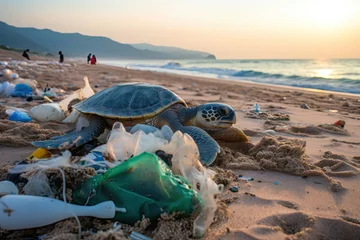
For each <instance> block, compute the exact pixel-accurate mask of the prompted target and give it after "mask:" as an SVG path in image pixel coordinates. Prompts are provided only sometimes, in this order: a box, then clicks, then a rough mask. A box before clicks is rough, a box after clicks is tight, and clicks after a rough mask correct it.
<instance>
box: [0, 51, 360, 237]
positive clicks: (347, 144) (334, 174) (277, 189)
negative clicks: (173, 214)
mask: <svg viewBox="0 0 360 240" xmlns="http://www.w3.org/2000/svg"><path fill="white" fill-rule="evenodd" d="M9 57H11V58H12V59H18V60H22V59H21V57H19V56H18V55H17V53H12V52H8V51H3V50H0V61H1V60H8V58H9ZM39 59H40V58H39ZM16 72H17V73H18V74H19V75H20V77H23V78H33V79H36V80H37V81H38V83H39V85H40V86H41V87H42V88H43V87H45V86H46V84H49V86H51V87H57V88H62V89H64V90H65V91H68V92H70V91H72V90H75V89H78V88H80V87H82V85H83V80H82V78H83V77H84V76H88V77H89V80H90V84H91V86H92V87H93V89H94V90H95V91H98V90H100V89H102V88H105V87H108V86H111V85H114V84H118V83H124V82H149V83H155V84H160V85H163V86H165V87H168V88H169V89H171V90H172V91H174V92H176V93H177V94H179V95H180V96H181V97H183V98H184V100H185V101H186V102H187V103H189V105H196V104H201V103H206V102H209V101H218V102H223V103H227V104H229V105H231V106H232V107H233V108H234V109H235V110H236V114H237V123H236V126H237V127H239V128H240V129H243V130H245V132H246V133H247V134H248V135H249V136H250V139H251V143H250V144H240V143H224V142H222V143H220V145H221V146H222V152H221V153H220V154H219V157H218V158H217V160H216V162H215V165H216V166H212V167H213V169H215V170H216V171H217V172H219V175H218V176H217V178H216V179H217V181H218V182H221V183H226V184H228V185H227V186H226V190H225V191H224V193H223V194H222V195H221V196H220V197H219V206H220V207H219V210H218V212H217V214H216V218H215V221H214V223H213V225H212V226H211V227H210V229H209V230H208V232H207V233H206V235H205V236H204V239H360V201H359V199H360V189H359V187H358V186H359V180H360V177H359V171H360V96H359V95H357V96H354V95H346V94H340V93H330V92H322V91H309V90H304V89H296V88H286V87H277V86H270V85H260V84H251V83H243V82H236V81H224V80H216V79H207V78H199V77H189V76H182V75H175V74H167V73H154V72H149V71H137V70H131V69H123V68H118V67H111V66H105V65H101V64H99V65H96V66H89V65H86V64H83V63H76V64H71V66H67V67H57V66H56V67H55V66H53V67H47V68H46V69H45V68H44V69H42V70H39V69H28V68H26V69H24V70H16ZM255 102H257V103H258V104H259V105H260V107H261V110H262V111H263V112H264V113H263V114H258V115H256V114H251V113H249V108H250V107H251V106H252V105H253V104H254V103H255ZM0 103H1V104H5V105H7V106H13V107H22V108H26V109H30V108H31V107H32V106H34V105H37V104H40V103H42V102H38V101H33V102H26V101H25V100H23V99H15V98H12V99H11V98H0ZM303 103H306V104H308V105H309V106H310V108H311V109H302V108H300V105H301V104H303ZM0 110H1V109H0ZM329 110H338V112H333V111H329ZM1 116H2V115H1V111H0V117H1ZM337 120H344V121H345V122H346V124H345V128H344V129H341V128H338V127H334V126H332V125H331V124H332V123H334V122H336V121H337ZM70 128H71V126H64V125H61V124H55V123H45V124H40V125H39V124H38V123H26V124H24V123H13V122H10V121H8V120H4V119H0V164H1V165H2V166H4V165H8V164H12V163H14V162H15V161H19V160H23V159H25V158H26V157H27V156H28V155H29V154H31V152H33V151H34V150H35V148H34V147H32V146H31V145H30V142H31V141H33V140H39V139H45V138H47V137H50V136H53V135H57V134H58V133H59V132H65V131H67V130H69V129H70ZM265 130H275V131H276V134H275V136H271V135H268V134H266V133H264V131H265ZM1 173H2V172H1ZM240 174H241V175H242V176H244V177H252V178H253V179H254V180H252V181H246V180H241V179H240V180H236V181H233V180H234V179H235V177H234V176H237V175H240ZM0 176H3V177H4V175H2V174H0ZM3 177H2V178H3ZM0 180H1V179H0ZM232 186H238V187H239V192H236V193H233V192H230V191H229V190H228V189H229V188H230V187H232ZM81 221H82V225H83V226H88V229H89V228H92V227H93V228H97V229H100V230H103V232H98V234H97V235H96V236H95V235H94V234H89V233H87V235H86V234H85V233H84V234H85V235H86V236H87V238H90V237H91V238H92V239H103V237H104V236H110V235H111V236H112V237H113V238H111V239H121V238H124V236H123V235H122V234H123V233H125V235H126V232H127V231H129V226H127V227H126V228H125V229H124V231H123V232H119V233H116V234H114V233H112V232H109V231H107V229H109V227H110V226H111V224H110V223H109V222H107V223H106V221H99V220H96V221H94V220H89V219H86V218H85V219H82V220H81ZM101 224H102V227H99V226H100V225H101ZM143 224H145V223H143ZM191 224H192V223H191V220H182V221H175V220H169V219H168V218H167V217H164V219H162V220H161V221H160V223H159V224H158V225H157V226H155V227H154V226H149V227H147V228H146V227H144V226H143V227H142V228H141V227H139V228H136V230H137V231H140V232H143V233H144V234H147V235H148V236H150V237H153V238H154V239H186V238H188V237H189V236H190V235H191V226H192V225H191ZM64 226H65V227H64ZM66 226H67V227H66ZM145 226H147V224H145ZM59 229H60V230H59ZM29 231H30V233H29V234H28V235H26V234H25V235H24V232H22V233H20V232H12V233H9V232H7V231H0V236H1V238H2V239H3V238H4V237H15V238H16V237H21V236H29V235H31V234H33V235H36V236H38V235H41V234H44V233H46V232H47V233H49V232H51V234H49V235H48V239H59V238H60V235H59V234H60V232H62V233H63V234H62V235H61V238H64V239H65V238H67V239H72V238H75V237H76V224H75V221H74V220H67V221H64V222H63V224H60V223H59V224H57V225H52V226H49V227H46V228H41V229H37V230H29ZM9 234H10V235H9ZM19 234H20V235H19ZM56 236H57V237H56Z"/></svg>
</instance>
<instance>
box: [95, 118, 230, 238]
mask: <svg viewBox="0 0 360 240" xmlns="http://www.w3.org/2000/svg"><path fill="white" fill-rule="evenodd" d="M157 150H162V151H164V152H165V153H167V154H172V155H173V157H172V159H171V163H172V167H171V170H172V171H173V173H174V174H176V175H181V176H183V177H184V178H185V179H186V180H187V181H188V182H189V183H190V185H191V186H192V187H193V188H194V189H195V190H197V191H198V193H199V194H200V196H201V197H202V198H203V200H204V209H203V211H202V212H201V214H200V215H199V216H198V218H197V219H196V220H195V222H194V236H197V237H201V236H202V235H203V234H204V233H205V231H206V229H207V228H208V227H209V226H210V224H211V223H212V220H213V218H214V216H215V211H216V209H217V204H216V201H215V199H214V197H215V196H216V195H217V194H220V193H221V192H222V190H223V187H224V186H223V185H217V184H216V183H215V182H214V181H213V180H212V179H213V178H214V176H215V172H213V171H212V170H210V169H207V168H205V167H204V166H203V165H202V164H201V162H200V154H199V150H198V147H197V145H196V143H195V141H194V140H193V139H192V138H191V136H190V135H188V134H183V133H181V132H180V131H177V132H175V133H174V134H173V136H172V138H171V141H170V142H168V141H167V140H165V139H162V138H159V137H157V136H155V135H154V134H152V133H149V134H145V133H144V132H142V131H137V132H135V133H134V134H131V133H128V132H126V130H125V128H124V127H123V125H122V124H121V123H115V124H114V125H113V129H112V131H111V133H110V136H109V140H108V142H107V144H106V152H105V154H108V155H110V156H111V157H112V158H113V159H114V160H117V161H124V160H126V159H128V158H129V157H130V156H136V155H138V154H140V153H142V152H144V151H147V152H152V153H154V152H156V151H157ZM98 151H101V150H100V149H99V150H98Z"/></svg>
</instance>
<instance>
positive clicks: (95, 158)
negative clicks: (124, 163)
mask: <svg viewBox="0 0 360 240" xmlns="http://www.w3.org/2000/svg"><path fill="white" fill-rule="evenodd" d="M79 165H80V166H86V167H92V168H94V169H95V170H96V171H104V172H105V171H106V169H107V168H108V165H107V163H106V162H105V160H104V158H103V155H102V153H101V152H98V151H91V152H90V153H89V154H87V155H86V156H84V157H82V158H81V159H80V162H79Z"/></svg>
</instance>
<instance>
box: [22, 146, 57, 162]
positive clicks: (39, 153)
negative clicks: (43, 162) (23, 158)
mask: <svg viewBox="0 0 360 240" xmlns="http://www.w3.org/2000/svg"><path fill="white" fill-rule="evenodd" d="M50 157H51V153H50V152H49V151H48V150H46V149H45V148H38V149H36V151H35V152H33V153H32V154H31V155H30V156H28V158H27V159H28V160H33V159H43V158H50Z"/></svg>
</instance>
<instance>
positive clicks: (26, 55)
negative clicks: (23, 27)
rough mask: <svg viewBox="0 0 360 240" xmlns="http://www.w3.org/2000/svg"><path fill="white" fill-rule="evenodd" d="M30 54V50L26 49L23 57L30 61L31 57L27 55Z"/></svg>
mask: <svg viewBox="0 0 360 240" xmlns="http://www.w3.org/2000/svg"><path fill="white" fill-rule="evenodd" d="M28 52H30V49H26V50H25V51H24V52H23V54H22V56H23V57H24V58H26V59H27V60H30V57H29V55H28V54H27V53H28Z"/></svg>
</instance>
